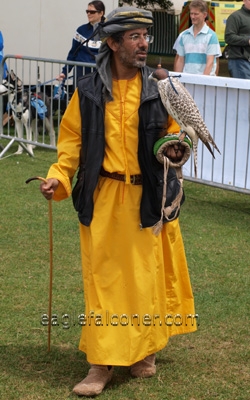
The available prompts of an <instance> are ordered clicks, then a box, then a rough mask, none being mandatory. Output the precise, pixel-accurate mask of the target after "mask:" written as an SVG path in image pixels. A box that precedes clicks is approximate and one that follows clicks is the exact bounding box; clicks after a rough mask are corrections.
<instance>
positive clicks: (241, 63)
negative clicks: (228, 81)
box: [228, 58, 250, 79]
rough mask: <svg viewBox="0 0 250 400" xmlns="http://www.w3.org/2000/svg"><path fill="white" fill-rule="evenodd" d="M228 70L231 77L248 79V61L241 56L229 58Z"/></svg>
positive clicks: (249, 75) (249, 65)
mask: <svg viewBox="0 0 250 400" xmlns="http://www.w3.org/2000/svg"><path fill="white" fill-rule="evenodd" d="M228 71H229V73H230V76H231V77H232V78H239V79H250V61H247V60H244V59H243V58H229V59H228Z"/></svg>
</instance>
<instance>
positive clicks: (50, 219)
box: [26, 176, 53, 352]
mask: <svg viewBox="0 0 250 400" xmlns="http://www.w3.org/2000/svg"><path fill="white" fill-rule="evenodd" d="M34 180H40V181H43V182H44V183H47V180H46V179H45V178H41V177H40V176H34V177H32V178H29V179H27V181H26V183H29V182H31V181H34ZM48 202H49V250H50V252H49V254H50V257H49V259H50V274H49V311H48V314H49V324H48V352H49V351H50V334H51V309H52V278H53V230H52V200H48Z"/></svg>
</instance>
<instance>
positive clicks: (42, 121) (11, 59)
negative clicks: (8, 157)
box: [0, 55, 95, 158]
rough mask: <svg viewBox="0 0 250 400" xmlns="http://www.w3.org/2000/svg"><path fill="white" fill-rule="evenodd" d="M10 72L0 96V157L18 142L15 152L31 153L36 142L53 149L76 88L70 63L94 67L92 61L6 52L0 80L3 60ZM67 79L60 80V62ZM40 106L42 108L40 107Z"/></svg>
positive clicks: (37, 144) (83, 66)
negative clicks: (76, 60)
mask: <svg viewBox="0 0 250 400" xmlns="http://www.w3.org/2000/svg"><path fill="white" fill-rule="evenodd" d="M4 62H6V64H7V67H8V71H9V75H8V78H7V82H5V86H6V94H4V95H1V96H0V138H1V139H5V143H6V141H7V144H5V146H4V147H3V146H2V145H1V146H0V158H2V157H3V156H4V155H5V153H6V152H7V151H8V150H9V149H10V148H11V147H12V146H13V145H16V144H17V143H18V150H17V152H18V153H22V152H23V151H26V152H27V153H28V154H29V155H33V149H34V147H36V146H40V147H44V148H49V149H54V150H56V141H57V135H58V131H59V125H60V121H61V117H62V115H63V113H64V111H65V109H66V107H67V104H68V102H69V100H70V98H71V96H72V94H73V92H74V90H75V87H76V82H75V79H74V74H73V70H72V71H70V69H71V67H72V66H81V67H82V68H83V73H85V68H87V67H88V68H89V67H90V68H91V70H93V68H94V66H95V65H94V64H90V63H80V62H69V61H65V60H54V59H43V58H34V57H25V56H24V57H23V56H22V57H21V56H15V55H6V56H5V58H4V59H3V60H2V63H1V65H0V79H1V81H0V83H1V82H2V74H3V63H4ZM64 65H65V66H66V69H67V79H65V80H64V81H63V82H59V81H58V80H57V79H56V78H57V77H58V76H59V75H60V73H61V71H62V68H63V66H64ZM41 107H42V108H41Z"/></svg>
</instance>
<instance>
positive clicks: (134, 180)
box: [100, 168, 142, 185]
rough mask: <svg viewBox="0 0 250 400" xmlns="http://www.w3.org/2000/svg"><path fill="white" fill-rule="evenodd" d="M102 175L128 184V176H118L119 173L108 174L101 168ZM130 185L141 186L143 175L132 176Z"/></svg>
mask: <svg viewBox="0 0 250 400" xmlns="http://www.w3.org/2000/svg"><path fill="white" fill-rule="evenodd" d="M100 175H101V176H104V177H106V178H111V179H115V180H117V181H122V182H126V175H123V174H118V173H117V172H108V171H105V169H103V168H101V171H100ZM130 183H131V184H132V185H141V184H142V176H141V175H130Z"/></svg>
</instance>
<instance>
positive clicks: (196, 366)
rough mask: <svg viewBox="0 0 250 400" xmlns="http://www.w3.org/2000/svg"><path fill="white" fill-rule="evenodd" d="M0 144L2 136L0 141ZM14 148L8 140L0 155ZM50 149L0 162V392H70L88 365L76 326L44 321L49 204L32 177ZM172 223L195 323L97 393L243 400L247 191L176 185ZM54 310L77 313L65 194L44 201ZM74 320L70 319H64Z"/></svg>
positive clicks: (138, 399)
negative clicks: (152, 361)
mask: <svg viewBox="0 0 250 400" xmlns="http://www.w3.org/2000/svg"><path fill="white" fill-rule="evenodd" d="M1 143H2V144H3V143H4V141H1ZM14 150H15V146H13V147H12V148H11V149H10V150H9V151H8V153H7V155H10V154H11V153H13V151H14ZM55 160H56V153H55V152H52V151H49V150H41V149H36V150H35V157H34V158H30V157H29V156H27V155H26V154H23V155H19V156H14V155H13V156H10V157H7V158H4V159H2V160H0V167H1V189H0V191H1V219H0V260H1V264H0V296H1V325H0V344H1V347H0V360H1V362H0V364H1V367H0V398H1V399H4V400H5V399H6V400H12V399H13V400H16V399H18V400H59V399H60V400H64V399H74V398H76V396H74V395H73V394H72V387H73V386H74V384H75V383H77V382H78V381H79V380H81V379H82V378H83V377H84V375H85V374H86V372H87V370H88V365H87V363H86V360H85V356H84V354H82V353H80V352H79V351H78V342H79V338H80V327H79V326H71V327H70V328H69V329H63V325H62V321H61V320H59V326H53V327H52V332H51V352H50V353H48V352H47V328H46V327H44V326H42V325H41V323H40V319H41V315H42V314H43V313H47V311H48V289H49V237H48V203H47V201H46V200H45V199H44V198H43V197H42V196H41V194H40V192H39V184H40V183H39V182H38V181H33V182H31V183H29V184H28V185H26V184H25V180H26V179H27V178H29V177H31V176H34V175H41V176H46V172H47V169H48V167H49V165H50V164H51V163H52V162H54V161H55ZM185 191H186V202H185V203H184V205H183V207H182V211H181V216H180V221H181V227H182V232H183V238H184V242H185V248H186V253H187V259H188V264H189V270H190V275H191V280H192V285H193V290H194V295H195V303H196V312H197V313H198V314H199V323H200V325H199V328H198V331H197V332H196V333H193V334H189V335H184V336H177V337H174V338H172V339H171V340H170V342H169V345H168V346H167V347H166V348H165V349H164V350H162V351H161V352H160V353H158V355H157V370H158V373H157V375H156V376H155V377H153V378H150V379H145V380H143V379H131V378H130V377H129V372H128V369H127V368H123V367H120V368H116V372H115V376H114V378H113V380H112V382H111V383H110V384H109V386H108V387H107V389H106V390H105V391H104V392H103V394H101V395H100V396H99V398H100V399H111V400H113V399H121V400H128V399H134V400H144V399H154V400H162V399H164V400H211V399H216V400H217V399H223V400H243V399H245V400H249V398H250V386H249V373H250V351H249V328H250V326H249V325H250V324H249V316H250V290H249V286H250V282H249V280H250V279H249V276H250V272H249V267H250V246H249V243H250V233H249V226H250V200H249V195H244V194H239V193H234V192H230V191H224V190H222V189H215V188H211V187H208V186H204V185H200V184H198V183H191V182H185ZM53 233H54V234H53V239H54V251H53V253H54V273H53V307H52V310H53V312H54V313H56V314H58V315H59V316H61V315H62V314H63V313H65V312H67V313H69V314H71V316H72V317H74V318H76V314H78V313H80V312H82V311H83V288H82V277H81V262H80V254H79V238H78V221H77V216H76V213H75V211H74V210H73V207H72V202H71V199H68V200H65V201H64V202H61V203H53ZM73 322H75V320H73V321H72V323H73Z"/></svg>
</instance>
